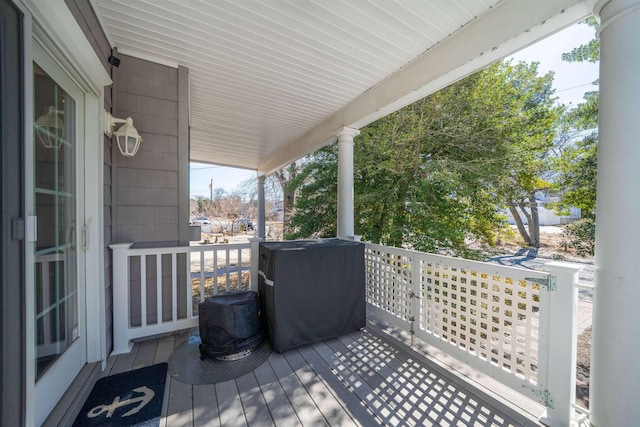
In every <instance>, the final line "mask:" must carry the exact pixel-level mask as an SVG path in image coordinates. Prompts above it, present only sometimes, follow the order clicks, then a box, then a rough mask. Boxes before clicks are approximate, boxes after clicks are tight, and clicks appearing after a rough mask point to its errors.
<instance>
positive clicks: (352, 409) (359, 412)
mask: <svg viewBox="0 0 640 427" xmlns="http://www.w3.org/2000/svg"><path fill="white" fill-rule="evenodd" d="M298 352H299V353H300V355H301V356H302V357H303V358H304V359H305V360H306V361H307V363H308V364H309V367H310V368H311V369H312V370H313V371H314V372H315V373H316V374H317V375H318V377H319V378H320V379H322V381H323V382H324V383H325V385H326V386H327V388H328V389H329V390H331V391H332V393H333V395H334V397H335V398H336V399H337V400H338V401H339V402H341V404H342V406H343V407H344V408H345V409H346V410H347V411H349V413H350V414H351V415H352V417H353V418H354V419H355V420H358V422H359V424H360V425H362V426H364V427H367V426H374V425H382V424H381V420H380V419H377V418H376V417H375V415H374V413H373V411H371V409H370V408H369V407H368V406H366V405H365V404H364V403H363V401H362V400H361V399H359V398H358V396H356V395H355V394H354V393H353V390H352V389H351V388H349V387H348V385H347V384H345V383H344V382H342V381H341V380H340V378H339V377H338V375H336V374H337V372H335V371H333V370H332V368H331V367H330V366H329V365H328V364H327V363H326V362H325V361H324V360H323V359H322V357H320V355H319V354H318V353H317V352H316V351H315V349H314V348H313V346H306V347H303V348H300V349H298Z"/></svg>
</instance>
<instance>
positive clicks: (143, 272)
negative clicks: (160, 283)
mask: <svg viewBox="0 0 640 427" xmlns="http://www.w3.org/2000/svg"><path fill="white" fill-rule="evenodd" d="M146 301H147V256H146V255H141V256H140V327H142V328H144V327H145V326H147V304H146Z"/></svg>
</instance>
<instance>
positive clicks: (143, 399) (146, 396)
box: [87, 386, 155, 418]
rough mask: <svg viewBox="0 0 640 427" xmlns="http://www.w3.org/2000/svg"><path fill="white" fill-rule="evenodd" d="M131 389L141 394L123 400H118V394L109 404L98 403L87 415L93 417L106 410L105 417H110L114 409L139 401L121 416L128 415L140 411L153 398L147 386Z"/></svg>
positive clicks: (151, 391)
mask: <svg viewBox="0 0 640 427" xmlns="http://www.w3.org/2000/svg"><path fill="white" fill-rule="evenodd" d="M132 391H136V392H138V393H142V396H138V397H132V398H131V399H126V400H123V401H120V396H116V397H115V398H114V399H113V402H112V403H111V404H110V405H98V406H96V407H95V408H93V409H92V410H90V411H89V412H88V413H87V417H89V418H95V417H97V416H98V415H100V414H103V413H105V412H106V413H107V418H111V416H112V415H113V413H114V412H115V410H116V409H118V408H122V407H123V406H128V405H132V404H134V403H138V402H140V403H139V405H138V406H136V407H135V408H133V409H131V410H129V411H127V412H125V413H124V414H122V416H123V417H128V416H129V415H133V414H137V413H138V412H140V409H142V408H143V407H144V406H145V405H146V404H147V403H149V402H150V401H151V399H153V396H155V393H154V392H153V390H151V389H149V388H147V387H146V386H142V387H138V388H134V389H133V390H132Z"/></svg>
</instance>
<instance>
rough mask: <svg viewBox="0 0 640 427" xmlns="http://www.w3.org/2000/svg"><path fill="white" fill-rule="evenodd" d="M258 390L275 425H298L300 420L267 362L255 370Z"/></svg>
mask: <svg viewBox="0 0 640 427" xmlns="http://www.w3.org/2000/svg"><path fill="white" fill-rule="evenodd" d="M254 372H255V374H256V379H257V380H258V384H259V385H260V390H261V391H262V395H263V396H264V399H265V401H266V403H267V407H268V408H269V412H270V413H271V418H272V419H273V423H274V424H275V425H277V426H281V425H287V426H299V425H301V424H300V420H299V419H298V417H297V416H296V413H295V411H294V409H293V407H292V406H291V402H289V399H288V398H287V396H286V395H285V393H284V390H283V389H282V386H281V385H280V382H279V381H278V378H277V377H276V375H275V374H274V373H273V370H272V369H271V365H270V364H269V363H263V364H262V365H260V366H259V367H258V368H257V369H256V370H255V371H254Z"/></svg>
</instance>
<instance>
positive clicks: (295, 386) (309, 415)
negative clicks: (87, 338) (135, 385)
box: [105, 330, 540, 427]
mask: <svg viewBox="0 0 640 427" xmlns="http://www.w3.org/2000/svg"><path fill="white" fill-rule="evenodd" d="M189 335H190V333H189V331H184V332H182V333H179V334H174V335H171V336H166V337H161V338H157V339H152V340H148V341H143V342H139V343H136V344H135V346H134V348H133V349H132V351H131V352H130V353H128V354H123V355H119V356H113V357H110V358H109V360H108V361H107V369H106V370H105V375H107V374H110V375H114V374H117V373H120V372H125V371H128V370H131V369H137V368H140V367H144V366H149V365H152V364H156V363H162V362H166V361H167V360H168V358H169V356H170V354H171V352H172V351H173V350H174V348H176V347H177V346H178V345H180V344H181V343H182V342H184V340H186V339H187V338H188V337H189ZM382 425H384V426H465V427H467V426H479V427H485V426H498V427H499V426H516V425H518V426H522V425H525V426H528V425H540V424H539V423H537V422H535V420H533V419H532V417H531V416H530V415H529V414H525V415H522V416H520V414H519V413H518V412H517V411H516V410H514V409H506V408H502V407H501V406H500V404H496V403H495V400H492V398H491V397H489V396H487V395H484V394H483V393H481V392H479V391H478V389H476V388H474V387H471V386H469V385H468V384H466V383H464V382H462V381H460V380H459V379H456V378H455V377H453V376H451V375H449V373H448V372H446V371H445V370H443V368H442V367H440V366H436V365H433V364H431V363H429V362H428V361H427V359H426V358H424V357H420V356H418V355H416V352H415V351H414V350H410V349H408V348H405V347H404V346H402V345H401V344H399V343H397V342H392V341H391V340H389V339H388V338H385V336H383V334H381V333H378V332H376V333H373V332H370V331H367V330H365V331H355V332H352V333H349V334H346V335H343V336H341V337H338V338H334V339H330V340H325V341H320V342H317V343H314V344H312V345H307V346H302V347H298V348H296V349H293V350H289V351H286V352H284V353H282V354H280V353H272V354H271V355H270V356H269V359H268V361H267V362H265V363H264V364H262V365H261V366H259V367H258V368H257V369H255V370H254V371H253V372H249V373H247V374H245V375H243V376H242V377H240V378H237V379H235V380H229V381H226V382H223V383H219V384H215V385H212V384H206V385H190V384H184V383H181V382H179V381H177V380H174V379H172V378H171V377H170V376H168V377H167V383H166V386H165V396H164V403H163V409H162V419H161V423H160V426H161V427H169V426H170V427H174V426H206V427H222V426H224V427H227V426H231V427H236V426H237V427H246V426H248V427H253V426H257V427H263V426H266V427H269V426H274V427H275V426H277V427H280V426H314V427H315V426H340V427H342V426H363V427H369V426H382Z"/></svg>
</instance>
